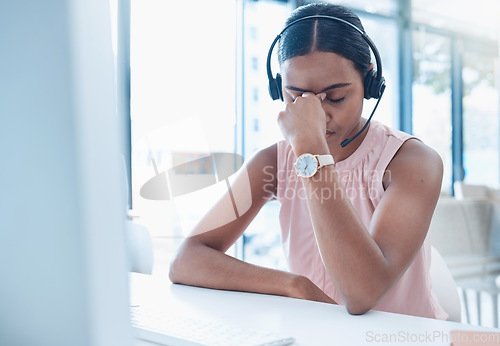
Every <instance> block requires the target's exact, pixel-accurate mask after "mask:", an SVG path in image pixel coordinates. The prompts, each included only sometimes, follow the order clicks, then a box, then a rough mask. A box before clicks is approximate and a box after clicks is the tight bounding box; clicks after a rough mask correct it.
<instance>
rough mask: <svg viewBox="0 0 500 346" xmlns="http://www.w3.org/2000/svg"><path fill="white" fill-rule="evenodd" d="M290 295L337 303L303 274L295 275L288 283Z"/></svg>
mask: <svg viewBox="0 0 500 346" xmlns="http://www.w3.org/2000/svg"><path fill="white" fill-rule="evenodd" d="M289 296H290V297H292V298H299V299H307V300H313V301H316V302H323V303H330V304H337V303H336V302H335V301H334V300H333V299H332V298H330V297H329V296H327V295H326V293H325V292H323V291H322V290H321V289H320V288H319V287H318V286H316V285H315V284H314V283H313V282H312V281H311V280H309V279H308V278H307V277H305V276H301V275H297V276H294V277H293V279H292V283H291V285H290V294H289Z"/></svg>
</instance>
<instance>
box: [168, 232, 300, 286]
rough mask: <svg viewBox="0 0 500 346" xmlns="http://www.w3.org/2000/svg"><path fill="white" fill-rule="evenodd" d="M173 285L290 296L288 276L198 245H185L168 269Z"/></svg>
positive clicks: (291, 275) (292, 278)
mask: <svg viewBox="0 0 500 346" xmlns="http://www.w3.org/2000/svg"><path fill="white" fill-rule="evenodd" d="M170 279H171V280H172V282H174V283H182V284H186V285H193V286H201V287H207V288H215V289H225V290H236V291H247V292H256V293H265V294H275V295H282V296H291V292H290V288H291V287H292V282H293V280H294V275H293V274H291V273H287V272H283V271H279V270H274V269H269V268H264V267H259V266H256V265H253V264H250V263H246V262H243V261H240V260H238V259H236V258H234V257H231V256H229V255H226V254H224V253H222V252H220V251H218V250H216V249H212V248H210V247H208V246H206V245H203V244H200V243H195V242H193V243H189V242H186V243H185V244H184V245H183V248H181V249H180V251H179V252H178V254H177V256H176V258H174V260H173V261H172V263H171V266H170Z"/></svg>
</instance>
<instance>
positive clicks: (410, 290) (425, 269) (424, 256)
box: [277, 121, 448, 319]
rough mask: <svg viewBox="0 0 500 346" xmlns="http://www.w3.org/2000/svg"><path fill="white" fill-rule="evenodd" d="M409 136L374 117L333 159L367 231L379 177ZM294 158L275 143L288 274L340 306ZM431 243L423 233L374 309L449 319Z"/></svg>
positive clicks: (376, 200) (288, 149) (379, 189)
mask: <svg viewBox="0 0 500 346" xmlns="http://www.w3.org/2000/svg"><path fill="white" fill-rule="evenodd" d="M409 138H413V137H411V136H410V135H408V134H406V133H403V132H400V131H397V130H394V129H391V128H389V127H387V126H384V125H382V124H381V123H379V122H376V121H373V122H372V123H371V124H370V127H369V129H368V133H367V134H366V137H365V139H364V140H363V142H362V143H361V145H360V146H359V148H358V149H357V150H356V151H355V152H354V153H353V154H352V155H351V156H349V157H348V158H347V159H345V160H343V161H340V162H337V163H336V169H337V171H338V173H339V178H340V181H341V182H342V184H343V186H344V188H345V191H346V194H347V196H348V197H349V199H350V201H351V203H352V205H353V206H354V209H355V210H356V212H357V213H358V216H359V218H360V219H361V220H362V222H363V224H364V225H365V227H366V228H367V229H369V226H370V222H371V219H372V215H373V212H374V211H375V208H376V207H377V205H378V203H379V202H380V200H381V198H382V196H383V194H384V192H385V191H384V188H383V185H382V178H383V174H384V172H385V170H386V167H387V165H388V164H389V163H390V162H391V160H392V158H393V157H394V155H395V154H396V152H397V151H398V150H399V148H400V147H401V145H402V144H403V143H404V142H405V141H406V140H408V139H409ZM295 160H296V157H295V154H294V153H293V151H292V148H291V146H290V145H289V144H288V143H287V142H286V141H281V142H279V143H278V188H277V199H278V201H279V202H280V203H281V209H280V216H279V218H280V225H281V236H282V238H281V239H282V245H283V249H284V253H285V257H286V259H287V262H288V267H289V270H290V271H291V272H293V273H296V274H299V275H303V276H306V277H308V278H309V279H310V280H311V281H312V282H314V283H315V284H316V285H317V286H318V287H319V288H321V289H322V290H323V291H324V292H325V293H326V294H327V295H329V296H330V297H331V298H332V299H333V300H335V301H336V302H337V303H338V304H343V302H342V298H341V297H340V294H339V292H338V291H337V289H336V288H335V285H334V284H333V282H332V281H331V280H330V278H329V276H328V273H327V272H326V269H325V266H324V265H323V262H322V260H321V256H320V252H319V249H318V246H317V244H316V237H315V236H314V231H313V227H312V223H311V218H310V215H309V207H308V204H307V201H306V199H305V198H304V191H303V188H304V187H303V185H302V181H301V178H298V177H297V175H296V173H295V170H294V168H293V163H294V162H295ZM301 191H302V193H301ZM430 246H431V244H430V236H427V237H426V239H425V241H424V243H423V245H422V248H421V249H420V251H419V252H418V253H417V255H416V257H415V259H414V260H413V262H412V264H411V265H410V267H409V268H408V269H407V270H406V272H405V273H404V274H403V275H402V277H401V278H400V279H399V281H398V282H396V284H395V285H394V286H393V287H392V288H391V289H390V291H389V292H388V293H387V294H386V295H385V296H384V298H382V300H381V301H380V302H379V303H378V304H377V305H376V306H375V308H374V310H381V311H389V312H395V313H401V314H407V315H413V316H422V317H430V318H438V319H446V318H447V317H448V316H447V314H446V312H444V310H443V309H442V307H441V306H440V304H439V302H438V300H437V298H436V297H435V295H434V294H433V293H432V291H431V279H430V274H429V268H430V259H431V258H430V256H431V247H430Z"/></svg>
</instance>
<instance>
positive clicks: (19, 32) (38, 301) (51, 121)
mask: <svg viewBox="0 0 500 346" xmlns="http://www.w3.org/2000/svg"><path fill="white" fill-rule="evenodd" d="M0 47H1V48H0V345H30V346H33V345H51V346H53V345H72V346H75V345H82V346H83V345H85V346H87V345H106V346H108V345H120V346H121V345H128V344H131V342H132V340H131V327H130V323H129V311H128V299H129V296H128V275H127V263H126V254H125V246H124V234H123V221H124V217H125V212H126V203H125V202H124V201H126V199H125V198H124V192H123V186H122V180H121V179H120V169H121V166H120V159H121V157H120V152H121V150H122V145H123V140H122V139H123V138H122V136H123V133H124V132H123V131H122V128H123V126H122V125H123V124H122V121H121V120H120V118H119V117H118V115H117V110H116V109H117V107H116V87H115V75H114V66H113V53H112V49H111V47H112V45H111V21H110V9H109V2H108V1H102V0H71V1H70V0H48V1H2V2H0Z"/></svg>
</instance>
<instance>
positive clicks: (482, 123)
mask: <svg viewBox="0 0 500 346" xmlns="http://www.w3.org/2000/svg"><path fill="white" fill-rule="evenodd" d="M497 71H498V58H496V57H495V56H491V55H487V54H484V53H480V52H474V51H467V52H465V54H464V67H463V72H462V78H463V83H464V97H463V112H464V114H463V122H464V126H463V132H464V181H465V182H467V183H469V184H483V185H484V184H486V185H489V186H497V185H498V183H499V172H498V171H499V154H498V148H499V142H498V131H499V122H498V115H499V107H498V106H499V104H500V103H499V98H498V90H500V89H499V83H498V72H497Z"/></svg>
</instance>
